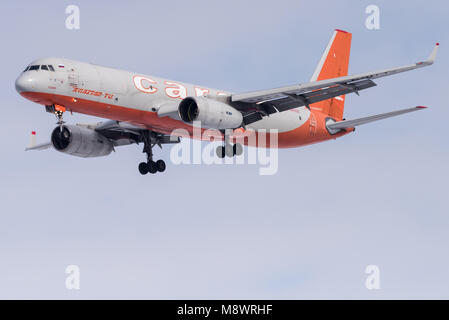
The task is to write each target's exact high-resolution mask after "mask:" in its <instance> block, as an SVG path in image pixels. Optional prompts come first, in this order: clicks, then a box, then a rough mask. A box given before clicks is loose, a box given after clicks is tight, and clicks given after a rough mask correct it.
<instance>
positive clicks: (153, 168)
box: [139, 132, 166, 175]
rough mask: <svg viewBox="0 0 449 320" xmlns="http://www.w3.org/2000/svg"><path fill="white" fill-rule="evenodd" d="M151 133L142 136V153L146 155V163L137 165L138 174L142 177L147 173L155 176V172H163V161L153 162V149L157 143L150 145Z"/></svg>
mask: <svg viewBox="0 0 449 320" xmlns="http://www.w3.org/2000/svg"><path fill="white" fill-rule="evenodd" d="M151 135H152V132H145V134H144V135H143V143H144V146H143V152H145V153H146V154H147V162H141V163H139V172H140V174H142V175H145V174H147V173H151V174H155V173H156V172H164V171H165V168H166V165H165V161H164V160H157V161H153V147H154V146H155V145H156V144H158V145H160V144H159V143H157V142H156V143H152V142H151V140H152V138H153V139H154V138H155V137H152V136H151Z"/></svg>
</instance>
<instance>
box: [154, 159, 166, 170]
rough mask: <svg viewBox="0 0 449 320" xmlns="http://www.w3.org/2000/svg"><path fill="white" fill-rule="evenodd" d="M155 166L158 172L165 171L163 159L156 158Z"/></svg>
mask: <svg viewBox="0 0 449 320" xmlns="http://www.w3.org/2000/svg"><path fill="white" fill-rule="evenodd" d="M156 168H157V171H159V172H164V171H165V161H164V160H158V161H156Z"/></svg>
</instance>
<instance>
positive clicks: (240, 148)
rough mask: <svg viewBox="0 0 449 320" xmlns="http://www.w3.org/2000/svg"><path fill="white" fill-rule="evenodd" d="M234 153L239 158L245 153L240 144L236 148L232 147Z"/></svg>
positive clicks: (235, 145)
mask: <svg viewBox="0 0 449 320" xmlns="http://www.w3.org/2000/svg"><path fill="white" fill-rule="evenodd" d="M232 151H233V152H234V155H235V156H239V155H241V154H242V153H243V147H242V145H241V144H240V143H236V144H234V146H232Z"/></svg>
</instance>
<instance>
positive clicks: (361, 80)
mask: <svg viewBox="0 0 449 320" xmlns="http://www.w3.org/2000/svg"><path fill="white" fill-rule="evenodd" d="M438 46H439V44H438V43H437V44H436V45H435V47H434V49H433V51H432V53H431V54H430V56H429V57H428V59H427V60H425V61H420V62H417V63H414V64H410V65H405V66H402V67H395V68H389V69H383V70H378V71H374V72H368V73H362V74H357V75H352V76H344V77H339V78H333V79H326V80H320V81H312V82H307V83H303V84H297V85H292V86H287V87H281V88H275V89H268V90H261V91H253V92H246V93H239V94H233V95H232V96H231V101H232V102H233V104H235V105H236V108H237V109H238V110H239V111H241V112H242V113H243V114H244V123H245V124H249V123H252V122H255V121H258V120H261V119H262V116H266V115H269V114H272V113H276V112H282V111H285V110H289V109H293V108H297V107H301V106H307V107H308V106H309V105H310V104H312V103H315V102H318V101H322V100H327V99H330V98H334V97H338V96H341V95H345V94H348V93H352V92H355V93H356V94H358V92H359V91H360V90H364V89H367V88H371V87H373V86H375V85H376V84H375V83H374V82H373V79H378V78H382V77H386V76H391V75H393V74H397V73H401V72H406V71H411V70H414V69H418V68H422V67H426V66H430V65H432V64H433V63H434V61H435V58H436V55H437V52H438Z"/></svg>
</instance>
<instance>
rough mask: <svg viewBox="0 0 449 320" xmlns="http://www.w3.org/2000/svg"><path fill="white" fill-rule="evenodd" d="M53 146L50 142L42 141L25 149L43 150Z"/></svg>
mask: <svg viewBox="0 0 449 320" xmlns="http://www.w3.org/2000/svg"><path fill="white" fill-rule="evenodd" d="M51 147H53V145H52V144H51V142H44V143H39V144H36V145H31V146H29V147H28V148H25V151H30V150H45V149H48V148H51Z"/></svg>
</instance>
